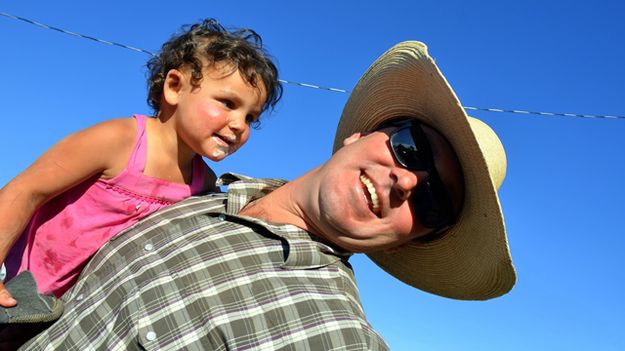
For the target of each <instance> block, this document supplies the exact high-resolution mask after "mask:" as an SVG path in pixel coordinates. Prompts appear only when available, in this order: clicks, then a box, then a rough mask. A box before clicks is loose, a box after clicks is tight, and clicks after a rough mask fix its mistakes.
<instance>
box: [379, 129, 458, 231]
mask: <svg viewBox="0 0 625 351" xmlns="http://www.w3.org/2000/svg"><path fill="white" fill-rule="evenodd" d="M390 144H391V149H392V151H393V155H394V156H395V160H396V161H397V163H399V164H400V165H402V166H403V167H405V168H406V169H409V170H411V171H427V172H428V174H429V177H428V179H427V180H426V181H424V182H421V183H419V184H418V185H417V187H416V188H414V189H413V190H412V203H413V209H414V211H415V214H416V216H417V218H418V219H419V222H421V224H422V225H423V226H424V227H426V228H443V227H445V226H447V225H449V224H452V223H453V222H454V216H455V215H454V209H453V206H452V204H451V199H450V198H449V194H448V193H447V188H446V187H445V185H444V184H443V182H442V180H441V179H440V177H439V175H438V172H437V171H436V168H435V166H434V160H433V159H432V151H431V149H430V146H429V144H428V140H427V137H426V136H425V134H424V133H423V130H422V129H421V128H420V126H419V125H411V126H408V127H406V126H400V127H399V128H398V129H397V130H395V131H394V132H393V133H392V134H391V135H390Z"/></svg>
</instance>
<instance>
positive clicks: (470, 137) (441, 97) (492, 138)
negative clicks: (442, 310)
mask: <svg viewBox="0 0 625 351" xmlns="http://www.w3.org/2000/svg"><path fill="white" fill-rule="evenodd" d="M399 116H409V117H414V118H415V119H417V120H419V121H421V122H424V123H426V124H428V125H429V126H431V127H433V128H434V129H436V130H438V131H439V132H440V133H441V134H443V135H444V136H445V137H446V138H447V140H448V141H449V142H450V144H451V145H452V147H453V148H454V150H455V151H456V154H457V156H458V159H459V160H460V163H461V165H462V170H463V173H464V181H465V199H464V204H463V207H462V210H461V212H460V215H459V217H458V220H457V223H456V224H454V226H453V227H452V228H450V229H449V230H448V231H447V232H445V233H444V234H443V235H442V236H440V237H439V238H437V239H435V240H433V241H430V242H426V243H411V244H410V245H409V246H406V247H404V248H402V249H401V250H400V251H398V252H393V253H392V254H387V253H383V252H377V253H370V254H368V256H369V257H370V258H371V259H372V260H373V262H375V263H376V264H377V265H378V266H380V267H382V269H384V270H385V271H387V272H388V273H390V274H391V275H393V276H394V277H396V278H397V279H399V280H401V281H403V282H404V283H406V284H409V285H411V286H413V287H416V288H418V289H421V290H424V291H427V292H430V293H433V294H437V295H441V296H446V297H450V298H454V299H461V300H486V299H490V298H493V297H497V296H500V295H503V294H505V293H507V292H508V291H509V290H510V289H511V288H512V286H513V285H514V283H515V280H516V274H515V271H514V267H513V265H512V259H511V257H510V251H509V248H508V241H507V239H506V229H505V225H504V221H503V214H502V212H501V206H500V204H499V198H498V197H497V189H499V187H500V186H501V183H502V182H503V179H504V177H505V174H506V155H505V152H504V149H503V146H502V145H501V142H500V141H499V139H498V138H497V135H496V134H495V133H494V132H493V130H492V129H490V127H488V126H487V125H486V124H485V123H483V122H481V121H479V120H477V119H475V118H473V117H469V116H467V115H466V113H465V111H464V109H463V108H462V105H461V104H460V101H458V98H457V97H456V94H455V93H454V91H453V90H452V89H451V87H450V86H449V84H448V83H447V81H446V80H445V77H443V75H442V74H441V72H440V71H439V69H438V67H436V64H435V63H434V61H433V60H432V58H431V57H430V56H428V53H427V47H426V46H425V44H423V43H420V42H416V41H409V42H403V43H399V44H397V45H396V46H394V47H392V48H391V49H389V50H388V51H387V52H385V53H384V54H383V55H382V56H380V57H379V58H378V59H377V60H376V61H375V62H374V63H373V65H372V66H371V67H369V69H368V70H367V72H366V73H365V74H364V75H363V76H362V77H361V78H360V80H359V81H358V84H357V85H356V87H355V88H354V90H353V92H352V93H351V96H350V97H349V100H348V101H347V104H346V105H345V108H344V109H343V114H342V116H341V120H340V122H339V125H338V128H337V131H336V137H335V139H334V152H336V150H338V149H339V148H340V147H341V146H342V145H343V144H342V143H343V139H345V138H346V137H348V136H349V135H351V134H352V133H354V132H363V131H371V130H375V129H376V128H377V127H378V126H379V125H380V124H382V123H383V122H384V121H386V120H388V119H390V118H394V117H399Z"/></svg>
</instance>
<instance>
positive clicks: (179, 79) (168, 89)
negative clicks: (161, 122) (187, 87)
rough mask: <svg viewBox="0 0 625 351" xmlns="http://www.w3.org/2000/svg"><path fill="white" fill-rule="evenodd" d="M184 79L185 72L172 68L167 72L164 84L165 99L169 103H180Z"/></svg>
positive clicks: (173, 104) (174, 104) (172, 104)
mask: <svg viewBox="0 0 625 351" xmlns="http://www.w3.org/2000/svg"><path fill="white" fill-rule="evenodd" d="M184 79H185V76H184V74H183V73H182V72H180V71H179V70H177V69H170V70H169V72H167V76H165V84H164V85H163V99H164V100H165V102H166V103H167V104H169V105H171V106H176V105H178V100H179V98H180V92H181V90H182V86H183V84H184Z"/></svg>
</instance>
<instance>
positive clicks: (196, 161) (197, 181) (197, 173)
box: [190, 154, 207, 194]
mask: <svg viewBox="0 0 625 351" xmlns="http://www.w3.org/2000/svg"><path fill="white" fill-rule="evenodd" d="M206 167H207V166H206V163H204V160H202V155H199V154H196V155H195V156H194V157H193V176H192V178H191V186H190V188H191V189H190V190H191V194H197V193H199V192H200V191H201V190H202V188H203V187H204V182H205V181H206V180H205V178H206Z"/></svg>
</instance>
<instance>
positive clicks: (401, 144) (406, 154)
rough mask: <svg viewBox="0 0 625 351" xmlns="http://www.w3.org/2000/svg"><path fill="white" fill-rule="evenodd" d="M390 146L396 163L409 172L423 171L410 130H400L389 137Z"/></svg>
mask: <svg viewBox="0 0 625 351" xmlns="http://www.w3.org/2000/svg"><path fill="white" fill-rule="evenodd" d="M390 141H391V146H392V148H393V153H394V154H395V158H396V159H397V162H399V164H401V165H402V166H404V167H406V168H407V169H410V170H423V169H424V168H425V167H424V165H423V162H422V161H421V159H420V158H419V150H418V149H417V146H416V143H415V141H414V138H413V137H412V133H411V132H410V128H401V129H399V130H397V131H395V132H394V133H393V134H392V136H391V140H390Z"/></svg>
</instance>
